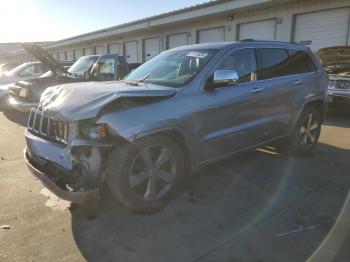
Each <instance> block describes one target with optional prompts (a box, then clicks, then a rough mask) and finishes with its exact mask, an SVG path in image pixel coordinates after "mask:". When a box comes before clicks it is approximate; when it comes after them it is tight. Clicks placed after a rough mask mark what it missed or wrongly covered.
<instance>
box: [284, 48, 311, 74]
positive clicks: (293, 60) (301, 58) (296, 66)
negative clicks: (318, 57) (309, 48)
mask: <svg viewBox="0 0 350 262" xmlns="http://www.w3.org/2000/svg"><path fill="white" fill-rule="evenodd" d="M288 54H289V68H290V69H289V70H290V74H293V75H295V74H304V73H309V72H315V71H316V66H315V64H314V62H313V61H312V59H311V57H310V56H309V55H308V54H307V53H306V52H304V51H299V50H288Z"/></svg>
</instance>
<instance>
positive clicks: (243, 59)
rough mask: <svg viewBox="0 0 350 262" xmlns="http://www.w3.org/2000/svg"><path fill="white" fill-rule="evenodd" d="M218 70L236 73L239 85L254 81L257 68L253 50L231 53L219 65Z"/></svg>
mask: <svg viewBox="0 0 350 262" xmlns="http://www.w3.org/2000/svg"><path fill="white" fill-rule="evenodd" d="M218 70H234V71H236V72H237V74H238V82H239V83H246V82H251V81H255V80H256V76H257V66H256V59H255V51H254V49H250V48H249V49H240V50H237V51H235V52H233V53H232V54H230V55H229V56H228V57H227V58H226V59H225V60H224V61H223V62H222V63H221V65H220V66H219V67H218Z"/></svg>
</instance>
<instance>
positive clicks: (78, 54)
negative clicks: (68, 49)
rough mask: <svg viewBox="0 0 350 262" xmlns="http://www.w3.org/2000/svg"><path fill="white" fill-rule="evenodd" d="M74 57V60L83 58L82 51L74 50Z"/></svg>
mask: <svg viewBox="0 0 350 262" xmlns="http://www.w3.org/2000/svg"><path fill="white" fill-rule="evenodd" d="M73 56H74V59H75V60H76V59H78V58H79V57H81V50H80V49H74V50H73Z"/></svg>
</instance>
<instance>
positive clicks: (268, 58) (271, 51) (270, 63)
mask: <svg viewBox="0 0 350 262" xmlns="http://www.w3.org/2000/svg"><path fill="white" fill-rule="evenodd" d="M260 58H261V75H260V77H259V78H260V79H268V78H274V77H280V76H286V75H289V68H288V53H287V51H286V50H284V49H276V48H266V49H260Z"/></svg>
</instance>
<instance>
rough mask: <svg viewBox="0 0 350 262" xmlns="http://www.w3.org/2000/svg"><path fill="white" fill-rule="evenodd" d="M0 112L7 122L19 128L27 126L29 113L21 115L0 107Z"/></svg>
mask: <svg viewBox="0 0 350 262" xmlns="http://www.w3.org/2000/svg"><path fill="white" fill-rule="evenodd" d="M0 112H2V113H3V115H4V116H5V117H6V118H7V119H8V120H10V121H12V122H14V123H16V124H18V125H21V126H27V122H28V117H29V113H22V112H19V111H16V110H14V109H12V108H8V107H7V108H4V107H2V108H1V107H0Z"/></svg>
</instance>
